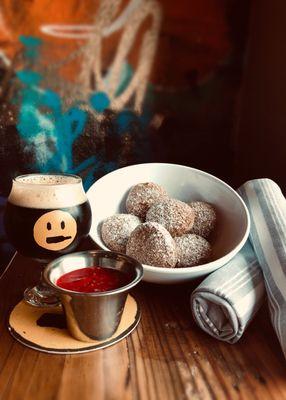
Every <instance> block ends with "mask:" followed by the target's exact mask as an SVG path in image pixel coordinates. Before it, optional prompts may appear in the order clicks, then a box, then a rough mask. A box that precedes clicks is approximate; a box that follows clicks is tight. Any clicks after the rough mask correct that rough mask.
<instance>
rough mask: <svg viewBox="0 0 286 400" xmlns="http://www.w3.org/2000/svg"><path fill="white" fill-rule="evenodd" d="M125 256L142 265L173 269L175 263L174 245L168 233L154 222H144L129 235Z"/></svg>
mask: <svg viewBox="0 0 286 400" xmlns="http://www.w3.org/2000/svg"><path fill="white" fill-rule="evenodd" d="M126 254H127V255H128V256H131V257H134V258H135V259H136V260H138V261H139V262H141V263H142V264H148V265H153V266H155V267H167V268H173V267H175V265H176V263H177V251H176V244H175V241H174V239H173V238H172V236H171V235H170V233H169V232H168V231H167V230H166V229H165V228H164V227H163V226H162V225H159V224H157V223H156V222H145V223H144V224H141V225H139V226H137V228H136V229H135V230H134V231H133V232H132V233H131V235H130V237H129V239H128V242H127V246H126Z"/></svg>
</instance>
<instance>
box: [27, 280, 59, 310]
mask: <svg viewBox="0 0 286 400" xmlns="http://www.w3.org/2000/svg"><path fill="white" fill-rule="evenodd" d="M24 300H25V302H26V303H27V304H29V305H31V306H34V307H57V306H59V305H61V301H60V299H59V297H58V296H57V294H56V292H55V291H54V290H53V289H51V288H50V287H49V286H48V285H46V284H45V282H43V281H42V282H40V284H38V285H36V286H34V287H29V288H27V289H26V290H25V292H24Z"/></svg>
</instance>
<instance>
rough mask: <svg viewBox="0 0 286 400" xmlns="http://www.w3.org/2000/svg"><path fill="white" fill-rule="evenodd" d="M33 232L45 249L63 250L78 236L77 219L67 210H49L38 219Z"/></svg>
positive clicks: (36, 239) (38, 242) (36, 240)
mask: <svg viewBox="0 0 286 400" xmlns="http://www.w3.org/2000/svg"><path fill="white" fill-rule="evenodd" d="M33 234H34V239H35V242H36V243H37V244H38V245H39V246H41V247H43V248H44V249H47V250H52V251H58V250H62V249H65V248H66V247H68V246H69V245H70V244H71V243H72V242H73V241H74V239H75V237H76V234H77V224H76V220H75V219H74V217H73V216H72V215H71V214H69V213H68V212H66V211H61V210H54V211H49V212H47V213H45V214H43V215H42V216H41V217H40V218H39V219H38V220H37V221H36V223H35V225H34V229H33Z"/></svg>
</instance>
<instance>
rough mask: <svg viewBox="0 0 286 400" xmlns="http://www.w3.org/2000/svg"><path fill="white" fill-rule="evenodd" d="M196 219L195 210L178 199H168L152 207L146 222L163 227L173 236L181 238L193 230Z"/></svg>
mask: <svg viewBox="0 0 286 400" xmlns="http://www.w3.org/2000/svg"><path fill="white" fill-rule="evenodd" d="M194 219H195V212H194V210H193V209H192V208H191V207H189V206H188V204H186V203H183V202H182V201H180V200H176V199H167V200H164V201H161V202H159V203H156V204H154V205H153V206H151V207H150V209H149V210H148V212H147V215H146V221H151V222H157V223H158V224H161V225H163V226H164V227H165V228H166V229H167V231H169V232H170V234H171V235H172V236H181V235H183V234H184V233H187V232H189V231H190V230H191V228H192V226H193V224H194Z"/></svg>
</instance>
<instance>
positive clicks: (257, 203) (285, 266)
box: [239, 179, 286, 357]
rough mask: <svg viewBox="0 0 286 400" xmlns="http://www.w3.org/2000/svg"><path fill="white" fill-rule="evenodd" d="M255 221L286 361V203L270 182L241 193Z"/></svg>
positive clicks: (257, 243) (255, 243)
mask: <svg viewBox="0 0 286 400" xmlns="http://www.w3.org/2000/svg"><path fill="white" fill-rule="evenodd" d="M239 193H240V195H241V196H242V198H243V199H244V201H245V203H246V205H247V207H248V210H249V213H250V217H251V224H252V225H251V230H250V240H251V242H252V245H253V249H254V251H255V253H256V257H257V259H258V261H259V264H260V265H261V268H262V270H263V275H264V280H265V287H266V292H267V297H268V304H269V310H270V316H271V321H272V325H273V327H274V329H275V331H276V334H277V336H278V339H279V341H280V344H281V347H282V350H283V352H284V355H285V357H286V201H285V198H284V196H283V194H282V192H281V190H280V188H279V186H278V185H277V184H276V183H275V182H273V181H272V180H270V179H256V180H252V181H249V182H246V183H245V184H244V185H242V186H241V187H240V189H239Z"/></svg>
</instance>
